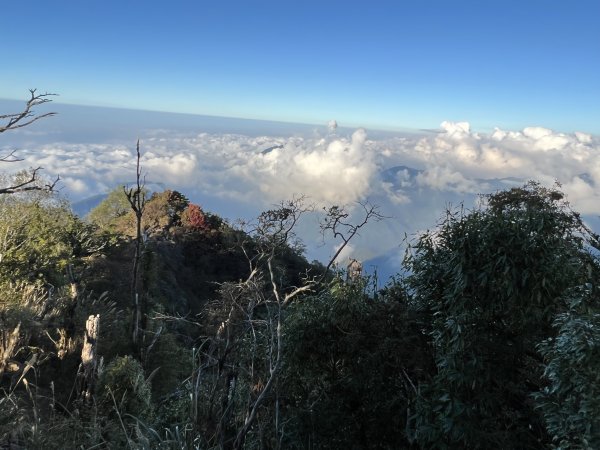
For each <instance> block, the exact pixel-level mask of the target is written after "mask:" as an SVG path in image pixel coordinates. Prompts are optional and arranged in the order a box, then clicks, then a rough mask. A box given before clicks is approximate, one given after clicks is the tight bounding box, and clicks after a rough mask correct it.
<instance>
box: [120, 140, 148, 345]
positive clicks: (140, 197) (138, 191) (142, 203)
mask: <svg viewBox="0 0 600 450" xmlns="http://www.w3.org/2000/svg"><path fill="white" fill-rule="evenodd" d="M136 156H137V157H136V170H135V174H136V177H135V179H136V184H135V186H134V187H130V188H128V187H126V186H123V191H124V192H125V195H126V196H127V201H128V202H129V205H130V206H131V209H132V210H133V213H134V214H135V223H136V236H135V254H134V256H133V267H132V269H131V272H132V273H131V296H132V299H133V305H134V311H133V343H134V345H136V346H137V345H139V335H140V324H141V322H142V314H143V312H144V311H143V309H144V308H142V306H143V305H142V299H141V298H140V297H141V296H140V286H139V285H140V283H139V272H140V261H141V259H142V243H143V242H142V239H143V236H142V216H143V215H144V208H145V207H146V195H145V191H144V179H143V177H142V167H141V165H140V158H141V154H140V141H139V139H138V141H137V145H136Z"/></svg>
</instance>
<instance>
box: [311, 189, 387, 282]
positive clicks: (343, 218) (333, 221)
mask: <svg viewBox="0 0 600 450" xmlns="http://www.w3.org/2000/svg"><path fill="white" fill-rule="evenodd" d="M358 205H360V206H361V208H362V209H363V214H362V220H359V221H358V222H356V223H354V222H352V221H351V218H350V213H349V212H348V211H347V210H346V208H344V207H343V206H332V207H330V208H329V209H327V208H323V210H324V211H325V219H324V220H323V221H322V222H321V233H322V234H323V238H325V234H327V233H328V232H331V234H333V237H334V238H335V239H341V241H342V244H341V245H340V247H339V248H338V249H337V251H336V252H335V254H334V255H333V257H332V258H331V259H330V260H329V263H328V264H327V267H326V268H325V272H324V274H326V273H327V272H328V271H329V269H330V268H331V266H332V265H333V263H334V262H335V261H336V259H337V257H338V256H339V255H340V253H342V250H344V248H346V246H347V245H348V243H349V242H350V241H351V240H352V238H354V236H356V235H358V232H359V230H360V229H361V228H362V227H364V226H365V225H366V224H367V223H369V222H371V221H375V222H379V221H380V220H383V219H385V218H386V217H385V216H384V215H383V214H381V213H380V212H379V207H378V206H377V205H373V204H371V203H370V202H368V201H367V202H358Z"/></svg>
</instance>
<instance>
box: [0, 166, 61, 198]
mask: <svg viewBox="0 0 600 450" xmlns="http://www.w3.org/2000/svg"><path fill="white" fill-rule="evenodd" d="M41 169H42V168H41V167H38V168H36V169H33V171H32V172H31V173H30V175H29V177H28V179H27V180H25V181H20V182H17V183H16V184H13V185H12V186H8V187H4V188H0V194H15V193H17V192H27V191H46V192H52V191H53V190H54V188H55V187H56V184H57V183H58V182H59V181H60V176H57V177H56V179H55V180H54V181H52V182H50V183H46V184H42V185H40V184H36V181H38V172H39V171H40V170H41Z"/></svg>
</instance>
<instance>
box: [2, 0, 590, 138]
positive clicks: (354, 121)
mask: <svg viewBox="0 0 600 450" xmlns="http://www.w3.org/2000/svg"><path fill="white" fill-rule="evenodd" d="M598 17H600V2H599V1H598V0H594V1H585V0H575V1H572V2H565V1H559V0H556V1H553V0H544V1H536V0H520V1H482V0H479V1H464V0H462V1H459V0H457V1H452V2H451V1H432V0H419V1H416V0H413V1H393V2H384V1H372V2H366V1H361V2H358V1H348V0H346V1H340V2H334V1H325V0H322V1H294V2H292V1H281V0H280V1H277V2H268V1H238V2H231V1H218V2H208V1H177V0H172V1H170V2H165V1H161V2H153V1H148V0H146V1H134V0H130V1H124V0H120V1H112V0H102V1H93V0H86V1H82V0H77V1H71V0H61V1H59V0H57V1H53V2H49V1H46V0H44V1H41V0H38V1H23V2H8V3H6V4H4V5H3V6H2V11H1V15H0V33H1V35H2V38H3V39H2V41H3V46H2V57H1V59H0V61H1V62H0V64H1V70H0V98H23V97H24V96H25V95H26V94H27V89H29V88H31V87H37V88H38V89H40V90H47V91H52V92H57V93H59V94H60V98H59V99H57V101H61V102H65V103H73V104H84V105H100V106H116V107H125V108H136V109H148V110H158V111H173V112H186V113H198V114H209V115H219V116H231V117H244V118H253V119H270V120H281V121H295V122H306V123H324V122H326V121H327V120H329V119H336V120H337V121H338V122H339V123H340V124H341V125H347V126H365V127H368V128H382V129H400V128H403V127H407V128H436V127H438V126H439V124H440V123H441V122H442V121H444V120H452V121H459V120H464V121H469V122H470V123H471V124H472V126H473V127H474V128H475V129H481V130H490V129H492V128H493V127H495V126H499V127H502V128H508V129H520V128H523V127H525V126H532V125H539V126H545V127H548V128H552V129H554V130H559V131H566V132H571V131H575V130H579V131H585V132H591V133H594V134H600V82H599V80H600V27H599V26H598Z"/></svg>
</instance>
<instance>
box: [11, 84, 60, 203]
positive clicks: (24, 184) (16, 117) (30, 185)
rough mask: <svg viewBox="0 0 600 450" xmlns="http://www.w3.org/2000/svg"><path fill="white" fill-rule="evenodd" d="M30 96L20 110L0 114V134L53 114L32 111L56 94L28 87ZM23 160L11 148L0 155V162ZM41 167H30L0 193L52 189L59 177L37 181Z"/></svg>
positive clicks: (53, 113)
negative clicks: (47, 181) (43, 181)
mask: <svg viewBox="0 0 600 450" xmlns="http://www.w3.org/2000/svg"><path fill="white" fill-rule="evenodd" d="M29 92H30V98H29V100H27V102H26V103H25V107H24V108H23V110H22V111H19V112H17V113H12V114H2V115H0V122H1V123H0V134H1V133H4V132H5V131H10V130H16V129H19V128H23V127H26V126H28V125H31V124H32V123H33V122H36V121H38V120H40V119H43V118H45V117H50V116H54V115H55V114H56V113H55V112H48V113H44V114H37V113H36V112H35V111H34V108H35V107H36V106H39V105H42V104H44V103H48V102H50V101H52V100H51V99H50V98H49V97H51V96H53V95H56V94H49V93H45V94H38V93H37V90H36V89H30V90H29ZM19 161H23V159H22V158H19V157H18V156H17V155H16V152H15V151H14V150H13V151H11V152H9V153H8V154H5V155H0V162H5V163H11V162H19ZM41 169H42V168H41V167H37V168H35V169H32V170H31V171H30V172H29V173H27V174H26V175H25V176H22V177H20V178H19V179H17V180H15V181H14V182H13V183H11V184H10V185H9V186H6V187H1V188H0V194H14V193H17V192H26V191H52V190H53V189H54V187H55V186H56V184H57V183H58V181H59V180H60V177H56V179H55V180H54V181H52V182H49V183H45V184H43V183H42V184H40V183H38V181H39V172H40V170H41Z"/></svg>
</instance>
